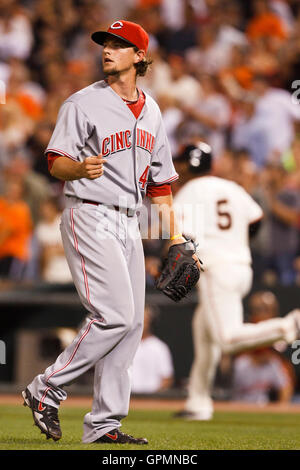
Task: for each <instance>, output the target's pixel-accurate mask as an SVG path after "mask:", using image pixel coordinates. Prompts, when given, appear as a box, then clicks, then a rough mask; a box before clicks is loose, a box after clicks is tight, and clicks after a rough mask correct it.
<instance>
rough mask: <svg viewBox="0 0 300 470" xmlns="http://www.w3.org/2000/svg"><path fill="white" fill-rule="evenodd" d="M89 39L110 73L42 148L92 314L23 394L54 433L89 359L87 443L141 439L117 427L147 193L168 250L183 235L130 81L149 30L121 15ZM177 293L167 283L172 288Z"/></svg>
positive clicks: (149, 108) (161, 156) (126, 383)
mask: <svg viewBox="0 0 300 470" xmlns="http://www.w3.org/2000/svg"><path fill="white" fill-rule="evenodd" d="M92 39H93V40H94V41H95V42H96V43H98V44H100V45H102V46H103V50H102V66H103V71H104V74H105V77H106V78H105V80H102V81H99V82H96V83H93V84H92V85H90V86H88V87H86V88H84V89H82V90H80V91H78V92H77V93H75V94H73V95H72V96H70V97H69V98H68V99H67V100H66V101H65V102H64V103H63V104H62V106H61V109H60V111H59V115H58V119H57V123H56V127H55V129H54V132H53V135H52V138H51V140H50V142H49V145H48V147H47V149H46V155H47V157H48V161H49V168H50V172H51V174H52V175H53V176H55V177H56V178H58V179H61V180H63V181H65V185H64V193H65V197H66V208H65V210H64V212H63V214H62V219H61V235H62V240H63V245H64V250H65V254H66V258H67V261H68V264H69V267H70V271H71V274H72V277H73V281H74V284H75V286H76V289H77V291H78V294H79V297H80V299H81V302H82V304H83V306H84V308H85V309H86V311H87V312H88V315H87V319H86V322H85V324H84V326H83V328H82V329H81V331H80V332H79V334H78V335H77V337H76V338H75V339H74V341H73V342H72V343H71V344H70V345H69V346H68V347H67V348H66V349H65V350H64V351H63V352H62V353H61V354H60V355H59V357H58V358H57V360H56V361H55V363H54V364H52V365H51V366H49V367H48V368H47V369H46V370H45V372H44V373H42V374H40V375H38V376H37V377H35V378H34V380H33V381H32V382H31V383H30V384H29V385H28V387H27V388H26V389H25V390H24V392H23V397H24V404H25V405H27V406H29V407H30V408H31V410H32V414H33V419H34V423H35V424H36V425H37V426H38V427H39V429H40V430H41V431H42V432H43V433H45V434H46V436H47V438H52V439H54V440H58V439H60V438H61V436H62V432H61V428H60V423H59V418H58V408H59V405H60V402H61V401H62V400H65V399H66V397H67V393H66V391H65V388H64V387H65V385H67V384H68V383H70V382H72V381H73V380H75V379H76V378H77V377H78V376H79V375H81V374H83V373H84V372H86V371H87V370H88V369H90V368H91V367H93V366H95V376H94V400H93V406H92V410H91V412H90V413H88V414H87V415H86V416H85V418H84V432H83V442H85V443H90V442H97V443H130V444H147V439H145V438H135V437H132V436H129V435H127V434H125V433H122V432H121V431H120V426H121V420H122V418H124V417H125V416H127V414H128V407H129V399H130V377H129V369H130V365H131V363H132V360H133V357H134V355H135V352H136V349H137V346H138V344H139V341H140V339H141V335H142V330H143V316H144V297H145V267H144V254H143V247H142V242H141V237H140V234H139V229H138V217H137V210H138V209H139V208H140V207H141V205H142V200H143V197H144V196H145V195H147V196H149V197H150V198H151V199H152V202H153V203H155V204H158V206H159V207H161V213H162V217H163V218H164V219H167V220H168V221H169V226H170V249H171V248H172V249H173V251H174V246H178V247H180V248H182V246H185V244H188V242H187V241H186V240H185V238H183V237H182V234H181V233H179V231H178V228H177V223H176V219H175V218H174V213H173V210H172V193H171V187H170V183H171V182H172V181H174V180H176V179H177V177H178V175H177V173H176V171H175V169H174V166H173V163H172V157H171V153H170V149H169V144H168V141H167V138H166V134H165V130H164V126H163V123H162V118H161V114H160V110H159V108H158V106H157V104H156V103H155V102H154V100H153V99H152V98H151V97H150V96H149V95H147V94H146V93H144V92H143V91H142V90H140V89H139V88H138V87H137V85H136V78H137V76H138V75H143V74H145V73H146V70H147V67H148V64H149V62H148V60H147V59H146V52H147V48H148V35H147V33H146V31H145V30H144V29H143V28H142V27H141V26H139V25H137V24H135V23H132V22H129V21H124V20H120V21H115V22H114V23H113V24H112V25H111V26H110V27H109V28H108V30H107V31H97V32H95V33H93V34H92ZM178 249H179V248H178ZM188 251H189V253H188V256H187V258H188V259H189V260H191V264H193V267H194V265H196V266H198V263H199V262H198V258H197V257H196V255H195V253H194V251H193V250H188ZM187 264H188V263H187ZM175 287H176V286H175ZM175 291H176V289H175V288H174V286H173V284H172V295H173V294H174V295H175V294H176V292H175ZM168 293H169V291H168Z"/></svg>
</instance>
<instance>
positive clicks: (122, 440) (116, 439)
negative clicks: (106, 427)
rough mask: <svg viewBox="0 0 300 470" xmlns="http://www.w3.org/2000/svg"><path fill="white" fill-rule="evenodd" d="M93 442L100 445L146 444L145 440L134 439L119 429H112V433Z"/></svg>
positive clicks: (140, 438) (142, 438)
mask: <svg viewBox="0 0 300 470" xmlns="http://www.w3.org/2000/svg"><path fill="white" fill-rule="evenodd" d="M94 442H97V443H100V444H138V445H144V444H148V441H147V439H145V438H144V437H138V438H136V437H133V436H130V435H129V434H124V433H123V432H121V431H119V429H113V430H112V431H110V432H107V433H106V434H104V436H101V437H100V438H99V439H97V440H96V441H94Z"/></svg>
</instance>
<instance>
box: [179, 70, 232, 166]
mask: <svg viewBox="0 0 300 470" xmlns="http://www.w3.org/2000/svg"><path fill="white" fill-rule="evenodd" d="M198 77H199V81H200V85H201V96H199V97H198V99H196V98H197V97H195V99H194V101H193V104H192V105H189V104H188V103H184V102H181V103H179V104H178V106H179V107H180V109H181V110H182V112H183V113H184V117H185V119H186V120H187V122H186V123H185V124H184V127H185V128H186V138H187V139H189V138H191V137H192V136H193V135H198V136H200V135H204V136H205V137H206V141H207V143H208V144H209V145H210V146H211V147H212V149H213V152H214V155H215V158H216V159H217V158H219V157H220V156H222V154H223V152H224V150H225V146H226V132H227V130H228V127H229V124H230V118H231V107H230V103H229V102H228V100H227V99H226V97H225V96H224V95H222V94H221V93H220V89H219V82H218V78H217V77H216V76H214V75H209V74H198Z"/></svg>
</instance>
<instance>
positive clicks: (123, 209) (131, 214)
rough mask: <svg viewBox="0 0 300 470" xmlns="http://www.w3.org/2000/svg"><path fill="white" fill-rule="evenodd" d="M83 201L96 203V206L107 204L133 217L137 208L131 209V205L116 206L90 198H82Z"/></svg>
mask: <svg viewBox="0 0 300 470" xmlns="http://www.w3.org/2000/svg"><path fill="white" fill-rule="evenodd" d="M82 202H83V203H84V204H94V206H107V207H110V208H114V209H115V210H116V211H118V212H123V213H124V214H126V215H127V217H133V216H134V215H135V210H134V209H131V208H130V207H119V206H115V205H114V204H102V202H95V201H90V200H89V199H82Z"/></svg>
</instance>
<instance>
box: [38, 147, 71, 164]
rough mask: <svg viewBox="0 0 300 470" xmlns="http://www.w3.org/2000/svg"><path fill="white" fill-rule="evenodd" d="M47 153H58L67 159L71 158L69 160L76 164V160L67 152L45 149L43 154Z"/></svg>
mask: <svg viewBox="0 0 300 470" xmlns="http://www.w3.org/2000/svg"><path fill="white" fill-rule="evenodd" d="M49 152H54V153H59V154H61V155H63V156H65V157H68V158H71V160H74V161H75V162H78V160H77V158H75V157H73V156H72V155H70V154H69V153H67V152H64V151H63V150H59V149H47V150H46V152H45V154H47V153H49Z"/></svg>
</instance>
